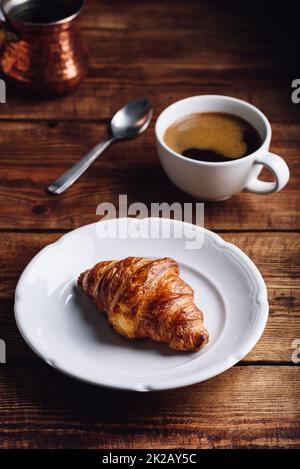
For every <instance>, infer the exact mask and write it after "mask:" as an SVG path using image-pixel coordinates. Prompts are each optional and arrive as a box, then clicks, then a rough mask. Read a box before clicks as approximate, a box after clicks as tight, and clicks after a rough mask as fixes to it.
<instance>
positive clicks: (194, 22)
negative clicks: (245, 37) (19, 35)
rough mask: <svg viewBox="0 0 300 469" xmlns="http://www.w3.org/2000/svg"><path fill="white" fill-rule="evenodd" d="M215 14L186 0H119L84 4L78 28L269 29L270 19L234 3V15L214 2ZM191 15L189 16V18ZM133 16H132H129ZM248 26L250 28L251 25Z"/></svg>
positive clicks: (210, 7) (207, 4)
mask: <svg viewBox="0 0 300 469" xmlns="http://www.w3.org/2000/svg"><path fill="white" fill-rule="evenodd" d="M217 7H218V14H216V2H199V1H198V0H192V1H191V0H189V1H188V2H187V1H185V2H182V1H179V0H172V4H171V6H170V2H169V3H168V2H161V1H160V0H151V2H141V1H140V0H130V1H128V2H126V3H124V2H123V1H122V0H101V3H100V2H99V0H87V1H86V7H85V9H84V12H83V14H82V21H81V22H82V26H83V27H84V28H89V29H97V28H99V29H143V30H145V29H147V30H150V31H151V30H156V29H164V30H167V31H173V30H174V29H189V30H193V29H196V30H197V29H212V28H216V29H222V30H225V31H227V30H228V29H229V30H230V29H231V28H232V27H237V25H238V27H239V28H246V29H248V28H249V22H250V21H251V23H252V21H253V22H254V21H255V24H256V25H257V26H258V25H263V26H264V27H265V28H267V29H270V27H271V26H272V22H271V21H270V15H267V14H264V13H265V12H264V11H263V9H261V11H260V13H261V14H260V15H256V14H255V12H254V9H253V8H249V9H248V8H247V5H239V4H237V3H236V2H235V4H234V5H233V7H234V9H235V13H234V15H233V14H232V9H231V8H228V4H227V5H226V4H224V2H217ZM191 11H192V14H191ZM133 12H134V13H133ZM251 23H250V24H251Z"/></svg>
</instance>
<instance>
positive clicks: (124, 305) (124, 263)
mask: <svg viewBox="0 0 300 469" xmlns="http://www.w3.org/2000/svg"><path fill="white" fill-rule="evenodd" d="M78 285H79V286H80V287H81V288H82V289H83V291H84V292H85V293H86V294H87V295H89V296H90V297H91V298H93V300H94V302H95V304H96V306H97V308H98V309H99V310H100V311H103V312H105V313H106V315H107V318H108V322H109V324H110V325H111V326H112V327H113V329H114V330H115V331H116V332H117V333H119V334H121V335H122V336H124V337H126V338H128V339H138V338H145V337H148V338H150V339H152V340H155V341H158V342H165V343H167V344H169V346H170V347H171V348H172V349H175V350H181V351H199V350H200V349H202V348H203V347H204V346H205V345H206V344H207V342H208V332H207V330H206V329H205V328H204V327H203V314H202V312H201V311H200V310H199V309H198V308H197V306H196V305H195V303H194V291H193V290H192V288H191V287H190V286H189V285H187V284H186V283H185V281H184V280H182V279H181V278H180V276H179V267H178V264H177V262H175V261H174V260H173V259H170V258H168V257H167V258H164V259H157V260H151V259H146V258H140V257H128V258H127V259H124V260H121V261H105V262H100V263H98V264H96V265H95V266H94V267H93V268H92V269H89V270H87V271H86V272H83V273H82V274H81V275H80V277H79V279H78Z"/></svg>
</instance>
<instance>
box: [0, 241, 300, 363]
mask: <svg viewBox="0 0 300 469" xmlns="http://www.w3.org/2000/svg"><path fill="white" fill-rule="evenodd" d="M59 236H60V235H58V234H51V235H50V234H31V233H27V234H25V233H24V234H14V233H10V234H7V233H4V234H2V235H1V258H2V260H3V274H2V275H1V276H0V338H3V339H5V340H6V342H7V355H8V362H9V363H20V362H28V361H34V362H39V359H38V358H37V357H35V355H34V354H33V353H32V352H31V351H30V350H29V348H28V347H27V346H26V344H25V342H24V341H23V339H22V338H21V336H20V334H19V332H18V330H17V327H16V324H15V321H14V317H13V295H14V289H15V285H16V283H17V280H18V277H19V275H20V273H21V271H22V270H23V268H24V267H25V265H26V264H27V263H28V262H29V260H31V258H32V257H33V255H34V254H35V253H37V252H38V251H39V250H40V249H41V248H42V247H44V246H45V245H46V244H48V243H51V242H54V241H55V240H56V239H57V238H58V237H59ZM222 236H223V237H224V238H225V239H226V240H228V241H230V242H233V243H235V244H236V245H237V246H239V247H240V248H242V249H243V250H244V251H245V252H246V253H247V254H248V255H249V256H250V257H251V258H252V259H253V261H254V262H255V263H256V264H257V266H258V268H259V269H260V271H261V273H262V275H263V277H264V278H265V280H266V283H267V286H268V292H269V303H270V317H269V320H268V324H267V327H266V330H265V332H264V334H263V336H262V338H261V339H260V341H259V342H258V344H257V345H256V347H255V348H254V349H253V350H252V351H251V353H250V354H249V355H248V356H247V357H245V359H244V362H247V363H253V362H257V361H264V362H280V361H282V362H291V360H292V352H293V348H292V342H293V340H294V339H295V338H299V337H300V314H299V313H300V288H299V287H300V285H299V262H300V261H299V259H300V256H299V254H300V236H299V235H298V234H296V233H289V234H286V233H276V234H269V233H259V234H258V233H243V234H226V235H222ZM16 260H17V263H16Z"/></svg>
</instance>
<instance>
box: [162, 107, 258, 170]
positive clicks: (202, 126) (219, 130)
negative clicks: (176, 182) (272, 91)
mask: <svg viewBox="0 0 300 469" xmlns="http://www.w3.org/2000/svg"><path fill="white" fill-rule="evenodd" d="M164 141H165V143H166V144H167V145H168V146H169V147H170V148H171V149H172V150H174V151H176V152H177V153H180V154H181V155H183V156H186V157H187V158H191V159H193V160H199V161H208V162H211V163H218V162H224V161H231V160H235V159H239V158H243V157H245V156H247V155H250V154H251V153H253V152H255V151H256V150H258V148H259V147H260V146H261V144H262V141H261V138H260V136H259V134H258V132H257V131H256V129H255V128H254V127H252V125H250V124H249V123H248V122H246V121H245V120H244V119H241V118H240V117H237V116H234V115H231V114H225V113H220V112H203V113H197V114H191V115H189V116H187V117H185V118H184V119H181V120H180V121H177V122H175V123H174V124H172V125H171V126H170V127H169V128H168V129H167V130H166V132H165V135H164Z"/></svg>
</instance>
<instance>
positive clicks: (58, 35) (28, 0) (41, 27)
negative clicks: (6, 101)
mask: <svg viewBox="0 0 300 469" xmlns="http://www.w3.org/2000/svg"><path fill="white" fill-rule="evenodd" d="M0 1H1V0H0ZM83 5H84V0H2V2H1V13H2V14H1V18H0V67H1V69H2V72H3V73H4V75H5V76H4V78H5V79H6V78H7V79H9V81H12V82H13V83H14V84H16V85H18V86H19V87H22V89H25V90H27V91H30V92H31V93H33V94H37V95H43V96H49V97H51V96H60V95H64V94H66V93H69V92H71V91H73V90H74V89H75V88H76V87H77V85H78V84H79V83H80V81H81V79H82V78H83V76H84V72H85V69H86V51H85V47H84V46H83V43H82V38H81V35H80V30H79V24H78V16H79V14H80V12H81V10H82V8H83Z"/></svg>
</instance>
